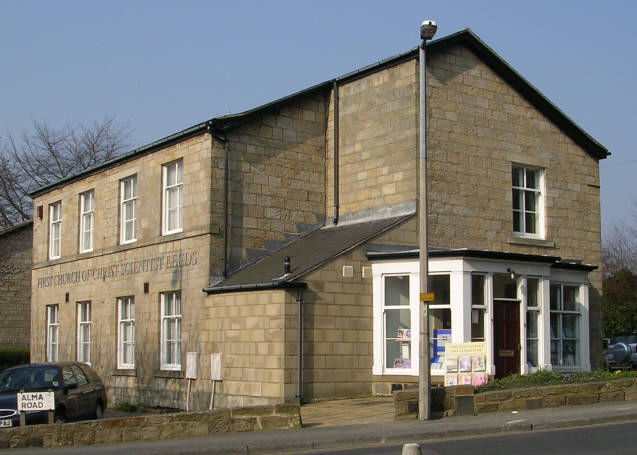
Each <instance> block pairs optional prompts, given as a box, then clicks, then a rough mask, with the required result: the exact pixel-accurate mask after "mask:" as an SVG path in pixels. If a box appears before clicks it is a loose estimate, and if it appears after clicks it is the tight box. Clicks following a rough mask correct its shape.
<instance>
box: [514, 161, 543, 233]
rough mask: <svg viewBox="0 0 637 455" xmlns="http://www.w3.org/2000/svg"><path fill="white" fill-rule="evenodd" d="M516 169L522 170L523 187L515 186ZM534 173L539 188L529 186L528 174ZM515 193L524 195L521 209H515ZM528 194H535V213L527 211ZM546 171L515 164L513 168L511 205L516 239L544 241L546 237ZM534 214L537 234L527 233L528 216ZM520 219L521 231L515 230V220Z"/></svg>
mask: <svg viewBox="0 0 637 455" xmlns="http://www.w3.org/2000/svg"><path fill="white" fill-rule="evenodd" d="M515 169H520V170H522V179H523V183H522V186H516V185H514V181H513V171H514V170H515ZM528 171H534V172H537V175H538V182H537V188H531V187H528V186H527V172H528ZM515 191H520V192H521V193H522V197H521V201H520V207H519V209H517V210H516V209H514V208H513V207H515V206H514V204H515ZM526 193H532V194H535V211H531V210H527V209H526V205H525V204H526V202H525V197H524V195H525V194H526ZM544 194H545V191H544V169H542V168H539V167H535V166H527V165H524V164H519V163H513V165H512V168H511V199H512V201H511V204H512V212H511V213H512V223H513V225H512V228H513V236H515V237H526V238H532V239H544V236H545V203H544ZM527 213H534V214H535V231H536V232H526V214H527ZM516 217H520V218H521V219H520V220H519V227H520V230H519V231H516V230H515V227H514V226H515V218H516Z"/></svg>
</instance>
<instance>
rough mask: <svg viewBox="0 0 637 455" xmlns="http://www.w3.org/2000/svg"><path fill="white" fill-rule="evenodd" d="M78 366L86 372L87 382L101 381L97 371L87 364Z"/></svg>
mask: <svg viewBox="0 0 637 455" xmlns="http://www.w3.org/2000/svg"><path fill="white" fill-rule="evenodd" d="M80 368H82V371H84V373H85V374H86V378H87V379H88V380H89V382H102V380H101V379H100V377H99V376H98V375H97V373H96V372H95V371H93V369H92V368H91V367H89V366H88V365H80Z"/></svg>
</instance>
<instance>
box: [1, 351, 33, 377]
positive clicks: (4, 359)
mask: <svg viewBox="0 0 637 455" xmlns="http://www.w3.org/2000/svg"><path fill="white" fill-rule="evenodd" d="M25 363H29V350H28V349H7V348H0V371H2V370H4V369H6V368H9V367H13V366H16V365H23V364H25Z"/></svg>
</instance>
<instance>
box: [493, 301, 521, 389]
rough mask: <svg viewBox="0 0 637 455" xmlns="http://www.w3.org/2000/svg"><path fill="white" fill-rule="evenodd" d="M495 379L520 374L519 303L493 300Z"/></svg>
mask: <svg viewBox="0 0 637 455" xmlns="http://www.w3.org/2000/svg"><path fill="white" fill-rule="evenodd" d="M493 303H494V315H493V333H494V338H495V340H494V345H493V348H494V350H495V352H494V358H495V377H496V378H503V377H505V376H509V375H511V374H515V373H519V372H520V302H518V301H517V300H515V301H510V300H494V302H493Z"/></svg>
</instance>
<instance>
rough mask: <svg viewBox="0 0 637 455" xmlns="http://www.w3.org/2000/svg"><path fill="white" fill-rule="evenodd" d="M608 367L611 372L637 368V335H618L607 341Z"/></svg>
mask: <svg viewBox="0 0 637 455" xmlns="http://www.w3.org/2000/svg"><path fill="white" fill-rule="evenodd" d="M607 343H608V346H607V347H606V350H605V354H606V359H605V360H606V365H607V366H608V368H609V369H610V370H619V369H629V368H633V369H634V368H637V335H636V334H625V335H616V336H615V337H613V338H611V339H610V340H608V341H607Z"/></svg>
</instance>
